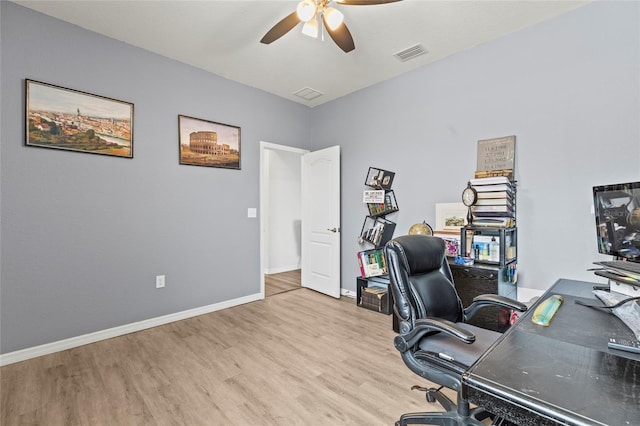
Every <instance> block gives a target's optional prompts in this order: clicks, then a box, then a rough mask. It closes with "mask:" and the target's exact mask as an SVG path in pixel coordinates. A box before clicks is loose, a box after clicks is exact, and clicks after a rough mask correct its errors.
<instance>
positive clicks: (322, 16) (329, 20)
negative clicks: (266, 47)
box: [260, 0, 401, 53]
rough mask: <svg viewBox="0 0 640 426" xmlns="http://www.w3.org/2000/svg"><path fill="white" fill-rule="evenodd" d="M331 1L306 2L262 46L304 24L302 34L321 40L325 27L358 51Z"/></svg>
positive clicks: (349, 1) (366, 1) (374, 0)
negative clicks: (320, 32)
mask: <svg viewBox="0 0 640 426" xmlns="http://www.w3.org/2000/svg"><path fill="white" fill-rule="evenodd" d="M397 1H401V0H336V2H335V3H338V4H344V5H351V6H368V5H374V4H385V3H395V2H397ZM331 3H333V1H331V0H302V1H301V2H300V3H298V7H297V8H296V10H295V11H294V12H292V13H291V14H289V15H287V16H285V17H284V19H282V20H281V21H280V22H278V23H277V24H275V25H274V26H273V28H271V29H270V30H269V31H268V32H267V33H266V34H265V35H264V37H262V40H260V43H264V44H270V43H273V42H274V41H276V40H277V39H279V38H280V37H282V36H283V35H285V34H286V33H288V32H289V31H291V30H292V29H293V27H295V26H296V25H298V24H299V23H300V22H304V26H303V27H302V33H303V34H305V35H308V36H310V37H313V38H317V37H318V33H319V31H321V30H320V27H321V26H323V27H324V28H325V29H326V31H327V33H329V36H330V37H331V38H332V39H333V41H334V42H335V43H336V44H337V45H338V46H339V47H340V49H342V50H344V51H345V53H346V52H351V51H352V50H353V49H355V48H356V45H355V44H354V43H353V37H351V33H350V32H349V29H348V28H347V26H346V25H345V23H344V15H343V14H342V13H341V12H340V11H339V10H338V9H336V8H335V7H332V6H330V4H331Z"/></svg>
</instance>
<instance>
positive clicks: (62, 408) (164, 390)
mask: <svg viewBox="0 0 640 426" xmlns="http://www.w3.org/2000/svg"><path fill="white" fill-rule="evenodd" d="M393 337H394V333H393V331H392V330H391V317H390V316H387V315H382V314H379V313H375V312H372V311H368V310H366V309H363V308H359V307H357V306H356V305H355V301H354V300H353V299H345V298H342V299H339V300H338V299H333V298H331V297H328V296H324V295H321V294H319V293H316V292H314V291H312V290H308V289H305V288H302V289H299V290H294V291H289V292H285V293H281V294H278V295H275V296H273V297H269V298H267V299H265V300H264V301H258V302H252V303H248V304H245V305H242V306H237V307H233V308H229V309H225V310H222V311H218V312H214V313H211V314H207V315H202V316H198V317H195V318H191V319H187V320H183V321H179V322H175V323H171V324H167V325H164V326H160V327H156V328H153V329H149V330H145V331H141V332H138V333H132V334H129V335H126V336H121V337H117V338H113V339H109V340H105V341H102V342H98V343H94V344H91V345H86V346H82V347H78V348H74V349H70V350H66V351H63V352H59V353H56V354H51V355H46V356H43V357H39V358H35V359H32V360H28V361H23V362H20V363H16V364H11V365H8V366H4V367H2V368H0V410H1V416H0V424H1V425H3V426H13V425H65V426H66V425H306V426H313V425H392V424H393V423H394V422H395V421H396V420H397V419H398V417H399V416H400V414H402V413H404V412H411V411H424V410H429V411H432V410H439V406H438V405H432V404H428V403H427V402H426V401H425V398H424V395H423V394H422V393H420V392H416V391H411V390H410V387H411V385H413V384H421V385H424V384H425V383H426V382H425V381H424V380H423V379H421V378H419V377H418V376H416V375H414V374H413V373H411V372H410V371H409V370H408V369H407V368H406V367H405V366H404V364H403V362H402V360H401V358H400V355H399V353H398V352H397V351H396V350H395V348H394V347H393V344H392V341H393Z"/></svg>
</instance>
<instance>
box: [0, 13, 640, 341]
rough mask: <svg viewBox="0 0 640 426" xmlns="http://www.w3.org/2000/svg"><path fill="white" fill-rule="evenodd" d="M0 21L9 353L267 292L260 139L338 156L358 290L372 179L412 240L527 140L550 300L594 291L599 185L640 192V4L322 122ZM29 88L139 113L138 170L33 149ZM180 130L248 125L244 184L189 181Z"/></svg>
mask: <svg viewBox="0 0 640 426" xmlns="http://www.w3.org/2000/svg"><path fill="white" fill-rule="evenodd" d="M0 8H1V9H0V10H1V15H2V16H1V25H2V27H1V33H0V34H1V37H2V52H1V67H2V68H1V71H2V73H1V74H2V75H1V85H0V88H1V91H2V100H1V102H2V104H1V107H2V111H1V114H2V115H1V121H2V129H1V137H2V139H1V145H0V148H1V156H0V161H1V163H0V167H1V169H0V173H1V199H0V200H1V204H0V207H1V218H2V223H1V228H0V236H1V238H0V241H1V254H2V259H1V270H0V274H1V281H0V284H1V288H0V291H1V302H0V321H1V328H0V332H1V336H0V352H1V353H7V352H11V351H15V350H18V349H22V348H28V347H32V346H35V345H39V344H43V343H48V342H53V341H57V340H61V339H64V338H67V337H72V336H77V335H81V334H84V333H88V332H92V331H98V330H103V329H106V328H110V327H114V326H118V325H123V324H128V323H131V322H134V321H139V320H143V319H148V318H153V317H157V316H161V315H164V314H168V313H174V312H179V311H182V310H185V309H189V308H193V307H199V306H204V305H208V304H213V303H217V302H221V301H225V300H229V299H233V298H237V297H242V296H246V295H251V294H255V293H258V292H259V290H260V289H259V264H258V259H259V229H258V228H259V221H258V220H257V219H248V218H247V217H246V214H247V208H248V207H258V203H259V193H258V191H259V170H258V165H259V164H258V163H259V159H258V156H259V155H258V154H259V150H258V141H259V140H267V141H272V142H275V143H279V144H285V145H289V146H296V147H300V148H307V149H312V148H313V149H319V148H323V147H326V146H331V145H336V144H339V145H341V146H342V148H341V152H342V206H343V207H342V230H343V232H342V253H343V259H342V262H343V266H342V281H343V282H342V286H343V288H346V289H352V290H353V289H355V276H356V274H357V271H358V269H357V265H356V263H355V257H354V253H355V252H356V251H358V250H360V246H359V245H358V244H357V243H356V237H357V235H358V233H359V231H360V228H361V226H362V221H363V219H364V215H365V213H366V209H365V207H364V206H363V205H362V203H361V199H362V198H361V197H362V189H363V185H362V184H363V182H364V178H365V174H366V171H367V168H368V167H369V166H376V167H381V168H385V169H389V170H393V171H395V172H396V173H397V174H396V180H395V181H394V189H395V190H396V195H397V198H398V203H399V207H400V212H399V213H397V214H395V215H394V216H392V218H395V219H396V220H397V222H398V228H397V229H398V232H397V234H400V233H403V232H404V231H406V229H408V227H409V225H411V224H412V223H415V222H417V221H421V220H427V221H428V222H430V223H433V222H434V215H435V213H434V210H435V208H434V205H435V203H437V202H456V201H458V200H459V196H460V192H461V191H462V189H463V187H464V186H465V184H466V181H467V179H468V178H469V177H471V175H472V174H473V171H474V170H475V160H476V154H475V149H476V141H477V140H478V139H485V138H490V137H497V136H505V135H511V134H515V135H516V136H517V142H516V145H517V148H516V157H517V161H516V178H517V180H518V188H519V192H518V224H519V239H520V244H519V249H520V252H519V256H520V259H519V264H520V271H521V275H520V276H521V282H520V285H522V286H526V287H532V288H537V289H544V288H547V287H548V286H549V285H550V284H552V283H553V281H554V280H555V279H556V278H558V277H569V278H579V279H587V280H592V279H594V277H593V275H591V274H590V273H588V272H586V271H585V269H586V268H588V267H589V266H590V264H591V262H592V261H594V260H597V259H598V258H600V256H599V255H597V254H596V249H595V231H594V224H593V222H594V221H593V216H592V214H591V213H590V209H591V193H590V191H591V186H593V185H595V184H603V183H613V182H621V181H630V180H638V179H639V178H640V173H639V172H640V166H639V165H640V120H639V116H640V84H639V75H638V70H639V69H640V58H639V55H640V53H639V52H640V32H639V29H638V25H639V24H638V23H639V22H640V6H639V5H638V3H636V2H606V3H605V2H602V3H595V4H591V5H588V6H585V7H583V8H580V9H578V10H575V11H573V12H570V13H568V14H566V15H564V16H561V17H559V18H557V19H554V20H551V21H548V22H545V23H542V24H539V25H537V26H534V27H532V28H530V29H526V30H524V31H520V32H518V33H515V34H512V35H509V36H506V37H504V38H501V39H499V40H497V41H494V42H491V43H488V44H485V45H481V46H478V47H476V48H474V49H471V50H468V51H465V52H462V53H460V54H458V55H455V56H452V57H450V58H448V59H446V60H443V61H441V62H439V63H437V64H434V65H431V66H428V67H425V68H422V69H420V70H416V71H413V72H411V73H409V74H406V75H404V76H401V77H398V78H396V79H394V80H391V81H388V82H385V83H382V84H379V85H376V86H373V87H370V88H368V89H364V90H361V91H359V92H356V93H354V94H352V95H349V96H347V97H344V98H342V99H338V100H336V101H333V102H331V103H329V104H326V105H324V106H320V107H317V108H314V109H312V110H309V109H307V108H305V107H302V106H300V105H296V104H294V103H292V102H289V101H286V100H282V99H280V98H277V97H274V96H271V95H268V94H266V93H263V92H261V91H258V90H255V89H251V88H248V87H246V86H242V85H239V84H236V83H234V82H231V81H229V80H225V79H223V78H220V77H217V76H213V75H211V74H207V73H205V72H204V71H201V70H198V69H194V68H191V67H188V66H186V65H183V64H180V63H177V62H174V61H171V60H169V59H166V58H162V57H159V56H157V55H154V54H151V53H149V52H145V51H143V50H140V49H136V48H133V47H131V46H129V45H126V44H123V43H120V42H117V41H114V40H112V39H108V38H105V37H102V36H99V35H97V34H93V33H91V32H88V31H85V30H82V29H80V28H78V27H74V26H71V25H69V24H65V23H63V22H61V21H57V20H55V19H53V18H50V17H46V16H44V15H40V14H38V13H36V12H33V11H30V10H27V9H24V8H22V7H19V6H17V5H15V4H13V3H8V2H4V1H3V2H1V4H0ZM427 48H428V46H427ZM24 78H32V79H36V80H41V81H45V82H49V83H55V84H58V85H62V86H66V87H72V88H75V89H79V90H84V91H88V92H91V93H96V94H101V95H106V96H110V97H113V98H117V99H122V100H126V101H130V102H133V103H134V104H135V108H136V113H135V141H134V142H135V149H134V154H135V158H134V159H132V160H127V159H121V158H111V157H102V156H96V155H87V154H78V153H68V152H61V151H55V150H47V149H39V148H29V147H24V146H23V143H24V142H23V139H24V112H23V110H24V103H23V90H24V81H23V80H24ZM345 78H357V76H345ZM267 111H268V112H267ZM346 111H348V113H345V112H346ZM178 114H187V115H192V116H195V117H200V118H204V119H211V120H215V121H220V122H224V123H229V124H233V125H237V126H241V127H242V170H241V171H235V170H221V169H209V168H201V167H190V166H179V165H178V160H177V146H178V144H177V115H178ZM327 124H331V125H330V126H328V125H327ZM309 125H311V126H312V131H311V132H309V131H308V130H307V128H308V126H309ZM331 129H334V130H331ZM309 141H313V144H311V143H310V142H309ZM251 259H255V261H252V260H251ZM157 274H166V276H167V287H166V288H165V289H163V290H156V289H155V288H154V277H155V275H157Z"/></svg>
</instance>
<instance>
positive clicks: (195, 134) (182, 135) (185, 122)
mask: <svg viewBox="0 0 640 426" xmlns="http://www.w3.org/2000/svg"><path fill="white" fill-rule="evenodd" d="M178 132H179V145H180V164H186V165H190V166H205V167H221V168H225V169H237V170H240V127H236V126H231V125H228V124H221V123H216V122H214V121H208V120H201V119H199V118H194V117H188V116H186V115H179V116H178Z"/></svg>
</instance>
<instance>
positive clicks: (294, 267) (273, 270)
mask: <svg viewBox="0 0 640 426" xmlns="http://www.w3.org/2000/svg"><path fill="white" fill-rule="evenodd" d="M300 268H301V266H300V265H290V266H278V267H275V268H265V269H264V273H265V274H268V275H270V274H279V273H281V272H289V271H295V270H298V269H300Z"/></svg>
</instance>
